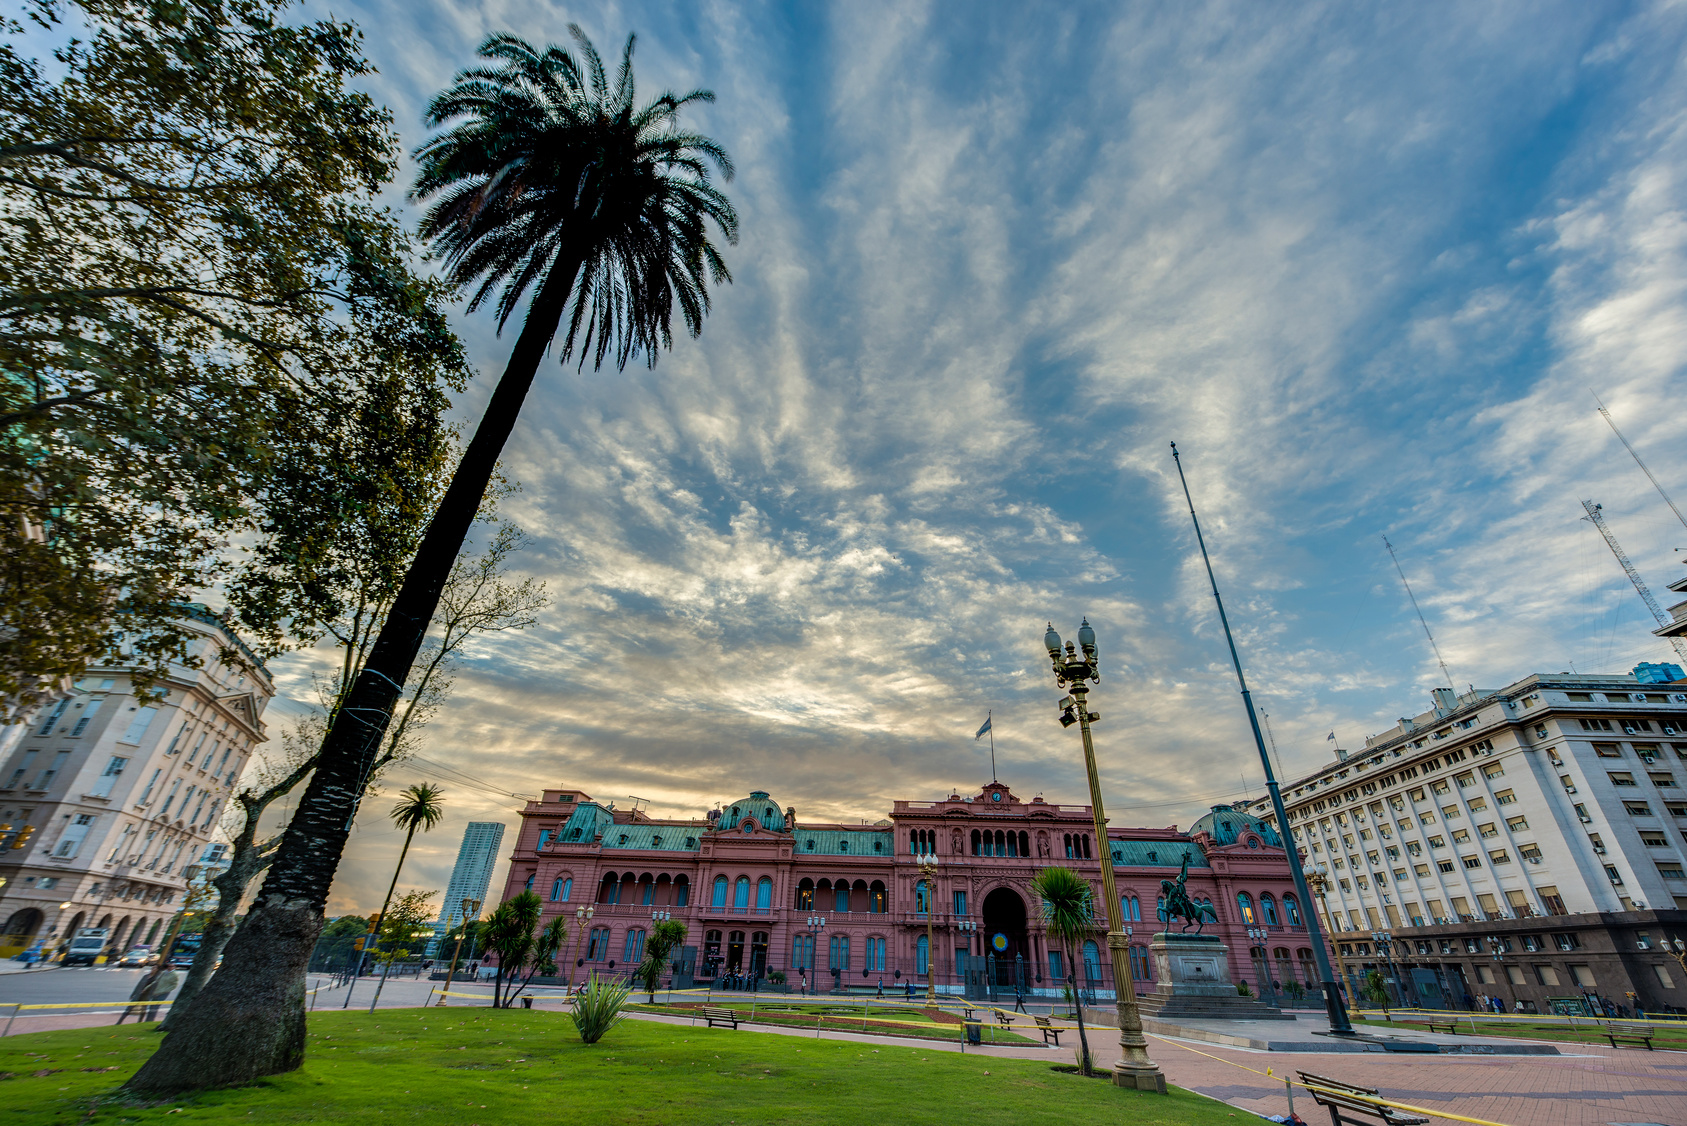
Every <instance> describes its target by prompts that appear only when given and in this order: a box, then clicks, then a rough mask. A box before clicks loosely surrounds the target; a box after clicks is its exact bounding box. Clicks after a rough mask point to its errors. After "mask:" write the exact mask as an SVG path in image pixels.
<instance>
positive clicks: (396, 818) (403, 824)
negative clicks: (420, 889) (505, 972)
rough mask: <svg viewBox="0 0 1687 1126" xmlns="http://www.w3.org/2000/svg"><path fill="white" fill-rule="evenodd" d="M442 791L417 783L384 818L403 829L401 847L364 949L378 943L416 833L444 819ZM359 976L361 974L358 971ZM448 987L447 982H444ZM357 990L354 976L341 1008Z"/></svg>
mask: <svg viewBox="0 0 1687 1126" xmlns="http://www.w3.org/2000/svg"><path fill="white" fill-rule="evenodd" d="M444 796H445V791H444V790H442V789H440V788H439V787H438V786H435V785H434V784H433V783H432V782H418V783H416V785H414V786H407V787H405V789H404V790H403V791H402V792H401V793H400V794H399V795H398V804H397V805H395V806H393V807H392V812H391V813H389V814H388V815H387V816H388V817H391V818H392V824H393V828H395V829H403V830H404V847H403V848H401V849H399V850H398V864H397V865H396V866H395V867H394V868H393V870H392V883H390V884H388V885H387V897H386V898H385V899H383V900H381V913H380V914H379V915H376V916H375V925H374V926H372V927H370V928H369V937H368V939H367V940H366V941H365V943H364V947H365V949H368V948H370V945H371V944H372V943H377V942H379V941H380V940H381V939H380V935H381V924H382V923H383V922H384V921H386V917H387V908H388V907H390V906H392V892H393V889H394V888H396V887H397V886H398V874H399V873H400V872H401V871H403V870H404V858H405V857H406V856H409V855H410V842H411V841H412V840H414V839H415V837H416V830H417V829H420V830H421V831H422V832H424V833H425V832H427V831H428V830H430V829H432V828H433V827H434V826H435V825H437V824H439V823H440V821H441V820H442V819H443V818H444V817H445V807H444V805H443V804H441V802H440V799H441V798H442V797H444ZM387 969H389V970H390V969H392V963H391V962H388V963H387ZM358 972H359V973H361V972H362V971H361V970H359V971H358ZM386 981H387V975H386V974H384V973H383V974H382V975H381V985H378V986H376V987H375V1000H376V1001H379V1000H380V999H381V988H382V986H385V985H386ZM447 984H449V983H447ZM356 988H357V975H356V974H353V975H352V979H351V984H349V985H347V986H346V999H345V1000H344V1001H343V1002H341V1004H340V1008H342V1009H343V1008H346V1007H347V1006H349V1005H350V1004H351V991H352V990H353V989H356ZM374 1008H375V1006H374V1002H373V1001H372V1002H370V1005H369V1010H370V1012H373V1011H374Z"/></svg>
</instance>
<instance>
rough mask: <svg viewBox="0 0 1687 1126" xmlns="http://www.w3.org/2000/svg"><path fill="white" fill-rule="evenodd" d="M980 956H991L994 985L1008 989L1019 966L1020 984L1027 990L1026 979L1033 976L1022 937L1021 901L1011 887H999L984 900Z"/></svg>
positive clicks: (1029, 952) (1032, 969) (1024, 938)
mask: <svg viewBox="0 0 1687 1126" xmlns="http://www.w3.org/2000/svg"><path fill="white" fill-rule="evenodd" d="M984 953H985V955H986V957H987V958H988V957H989V956H990V955H994V956H995V958H994V962H995V985H996V986H997V987H998V988H1005V989H1012V988H1013V987H1014V985H1015V978H1014V969H1015V967H1016V966H1018V967H1023V972H1024V974H1025V977H1026V978H1027V979H1028V980H1027V981H1026V982H1024V983H1022V984H1025V985H1026V986H1027V987H1029V979H1031V978H1032V977H1034V975H1035V973H1036V969H1035V967H1034V966H1033V965H1032V959H1031V944H1030V943H1029V942H1027V941H1026V934H1025V901H1024V900H1023V899H1021V898H1020V897H1019V893H1018V892H1016V891H1014V890H1013V889H1012V888H1006V887H1001V888H997V889H996V890H995V891H993V892H991V893H990V894H989V895H987V896H985V897H984Z"/></svg>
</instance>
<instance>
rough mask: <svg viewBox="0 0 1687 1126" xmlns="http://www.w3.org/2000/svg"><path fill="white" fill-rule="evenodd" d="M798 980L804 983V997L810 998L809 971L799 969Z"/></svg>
mask: <svg viewBox="0 0 1687 1126" xmlns="http://www.w3.org/2000/svg"><path fill="white" fill-rule="evenodd" d="M797 979H798V980H799V981H801V982H802V995H803V996H804V997H807V996H808V971H807V970H803V969H799V970H798V971H797Z"/></svg>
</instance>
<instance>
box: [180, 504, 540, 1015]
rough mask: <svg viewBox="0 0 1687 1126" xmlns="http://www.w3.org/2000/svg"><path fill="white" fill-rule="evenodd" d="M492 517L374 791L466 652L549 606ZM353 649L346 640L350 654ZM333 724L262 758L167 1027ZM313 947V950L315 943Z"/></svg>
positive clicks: (331, 688) (218, 942)
mask: <svg viewBox="0 0 1687 1126" xmlns="http://www.w3.org/2000/svg"><path fill="white" fill-rule="evenodd" d="M484 517H485V519H486V521H487V522H488V523H489V524H490V525H491V526H492V527H493V528H494V532H493V534H492V537H491V540H490V542H489V543H488V544H487V546H486V548H485V549H484V550H483V551H481V552H480V553H478V554H476V555H472V556H466V557H463V558H459V559H458V561H457V564H456V566H455V567H453V568H452V571H451V578H450V579H449V580H448V581H447V583H446V586H445V593H444V594H443V595H442V596H441V598H440V604H439V611H438V613H437V614H436V616H435V619H434V624H435V627H436V632H435V634H434V636H433V638H432V639H431V640H430V641H429V643H428V645H427V647H426V648H424V649H423V651H422V653H421V654H420V655H419V656H418V658H417V662H416V666H415V668H414V669H413V670H412V673H411V676H410V679H409V684H408V685H407V696H406V699H405V700H404V701H403V706H402V708H401V709H400V711H399V715H398V719H397V721H396V722H395V723H394V724H393V725H392V726H391V727H390V728H389V729H388V730H387V733H386V736H385V743H384V749H383V750H382V752H381V756H380V757H379V758H377V759H376V760H375V764H374V766H373V767H372V768H371V770H370V778H369V780H368V785H370V786H373V785H374V784H375V783H376V782H377V781H378V780H379V778H380V777H381V774H382V772H383V771H385V770H386V769H387V767H388V766H390V765H391V764H392V763H394V762H398V761H402V760H403V759H404V757H405V756H406V755H407V754H408V753H409V752H410V750H411V748H412V746H413V745H414V743H415V742H416V740H417V737H418V735H419V733H420V732H421V731H422V730H423V729H424V728H425V726H426V724H427V722H428V720H429V718H430V717H431V716H432V714H433V712H434V711H435V710H436V709H437V708H438V707H439V706H440V704H441V703H442V702H443V701H444V700H445V699H446V698H447V697H448V696H449V695H450V691H451V686H452V683H453V678H452V671H453V669H454V667H455V664H456V662H457V660H458V659H459V658H460V656H461V655H462V652H463V650H464V648H465V646H466V645H467V644H468V643H469V642H471V641H472V640H474V639H475V638H477V637H479V636H481V635H483V634H488V633H499V632H502V631H504V630H508V629H525V628H527V627H528V626H530V625H532V624H533V622H534V621H535V620H536V619H535V617H534V615H535V614H536V612H537V611H538V610H539V609H540V608H541V607H543V606H544V605H545V603H546V601H547V599H546V596H545V588H544V584H543V583H542V582H537V581H535V580H533V579H526V580H523V581H521V582H514V581H512V580H510V579H509V578H508V576H507V574H506V566H505V564H506V560H507V559H508V557H509V555H510V553H511V552H513V551H516V550H518V549H519V548H520V547H521V546H522V545H523V544H524V543H525V542H526V537H525V535H524V534H523V533H522V532H521V530H520V529H519V528H516V527H515V526H513V525H511V524H509V523H507V522H505V521H502V520H500V519H499V518H498V517H497V516H496V515H495V513H493V512H492V510H491V509H490V508H488V509H487V510H486V512H485V513H484ZM372 589H373V588H372V587H365V588H360V592H359V594H358V596H357V600H354V601H351V602H350V604H349V605H348V607H346V608H345V609H344V610H343V611H342V616H343V617H351V616H353V615H356V614H360V613H363V612H365V607H366V605H367V603H366V602H364V601H362V599H363V598H364V597H365V596H366V595H367V594H368V592H369V591H370V590H372ZM350 645H351V642H350V641H348V642H347V645H346V647H347V648H349V647H350ZM358 667H361V665H360V664H359V665H356V666H354V668H353V672H354V673H355V671H356V668H358ZM342 683H344V681H342V680H340V679H338V678H336V679H334V680H331V681H330V682H328V683H327V684H325V685H321V686H319V687H321V688H323V689H324V692H323V697H324V698H323V701H322V704H323V712H324V713H325V714H328V715H331V714H332V713H333V711H334V709H335V708H336V707H337V706H338V696H339V691H338V689H339V685H341V684H342ZM326 726H327V721H326V719H325V718H324V717H323V716H318V715H306V716H303V717H301V718H300V720H299V721H298V722H297V723H296V724H295V726H294V728H293V729H292V730H291V731H287V732H283V734H282V737H281V739H280V743H281V753H280V755H279V756H276V757H274V758H271V759H268V760H266V761H264V762H263V763H262V764H261V765H260V766H259V767H258V768H257V769H256V770H255V771H253V772H252V773H251V774H249V775H248V778H249V783H248V785H247V786H246V788H244V789H243V790H241V791H240V792H239V793H237V794H236V795H235V796H234V804H233V806H232V807H231V809H230V812H229V815H228V817H227V819H226V820H225V823H224V829H225V830H226V831H227V833H228V836H229V839H230V841H231V842H232V843H231V845H230V849H229V857H228V860H229V864H228V867H227V868H226V869H225V870H224V871H223V872H222V873H221V874H220V875H218V876H217V878H216V879H215V880H214V881H212V882H213V884H214V886H215V887H216V889H217V903H216V906H215V908H213V910H212V913H211V916H212V917H211V919H210V921H209V922H208V923H207V925H206V929H205V939H204V941H203V942H202V943H201V944H200V947H199V951H198V953H197V954H195V955H194V960H193V965H192V966H191V967H190V968H189V969H188V972H187V978H186V980H184V981H183V982H182V987H181V991H180V992H179V993H178V994H177V999H176V1003H175V1005H173V1006H172V1007H171V1008H170V1011H169V1013H168V1014H166V1016H165V1018H164V1024H163V1025H162V1026H161V1027H163V1028H165V1029H168V1030H174V1028H175V1027H176V1025H177V1022H179V1020H180V1019H181V1016H180V1014H183V1013H185V1012H186V1011H187V1003H188V1002H189V1001H191V1000H192V999H193V998H194V997H196V996H197V995H198V993H199V991H200V989H202V988H203V987H204V985H205V983H206V982H207V981H209V980H210V979H211V974H212V972H213V971H214V970H216V968H217V962H218V960H219V959H220V958H221V957H222V956H223V952H224V949H225V948H226V947H227V945H228V942H229V940H230V939H231V938H232V937H233V936H234V930H235V917H236V913H237V912H238V910H239V908H240V904H241V903H242V902H243V901H244V899H245V897H246V890H247V888H249V887H250V886H251V884H252V881H253V880H254V879H255V878H256V877H257V876H258V874H259V873H261V872H263V871H264V870H265V869H266V868H267V867H268V866H269V865H270V863H271V861H273V860H274V859H275V853H276V849H277V847H278V846H279V844H280V840H281V837H280V833H274V834H272V835H270V836H267V837H262V838H260V836H259V826H260V824H261V823H262V820H263V817H264V814H265V812H266V811H267V810H269V809H270V808H271V807H272V806H273V805H274V804H275V803H276V802H277V801H279V800H280V799H281V798H283V797H284V796H286V795H287V794H289V793H291V792H292V791H293V790H294V789H295V788H297V786H298V785H299V783H300V782H302V781H304V779H305V778H307V777H309V776H310V773H311V771H312V770H314V769H315V768H316V763H317V760H318V756H319V754H320V752H321V747H322V734H323V731H324V730H325V728H326ZM395 879H396V873H395ZM388 894H389V895H390V894H391V889H389V890H388ZM373 926H374V917H373V916H372V917H371V918H370V919H369V920H366V921H365V925H364V927H363V929H362V930H360V931H359V932H358V933H359V934H362V933H364V932H365V931H369V930H372V929H373ZM312 948H313V950H314V949H315V946H314V944H313V947H312Z"/></svg>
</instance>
